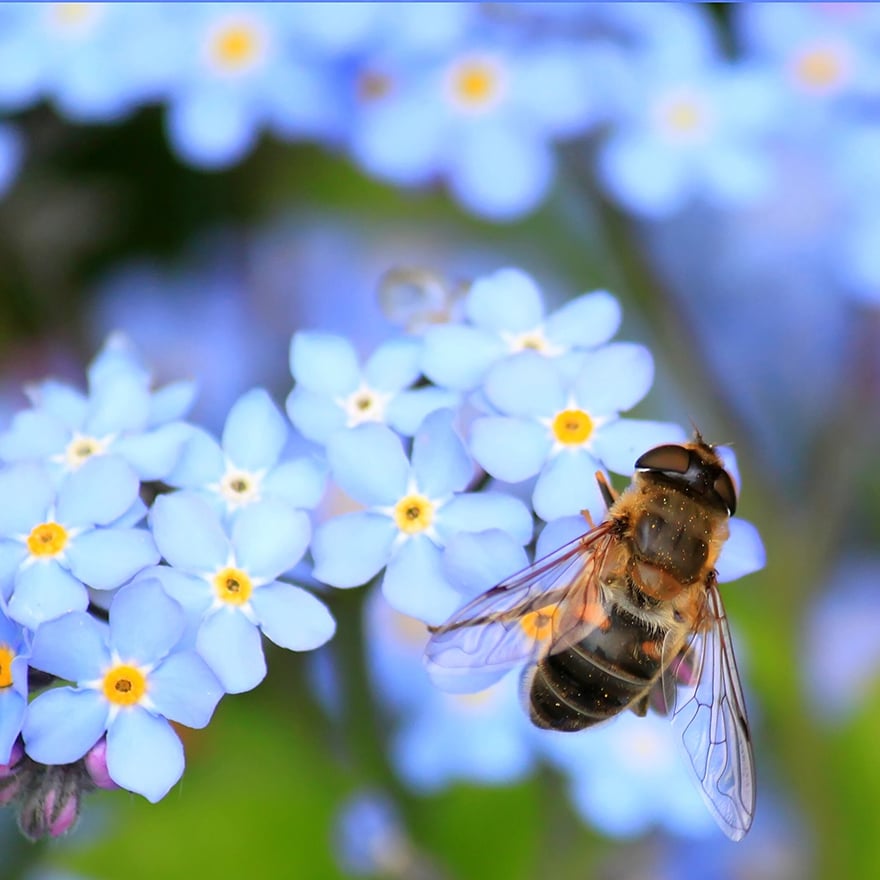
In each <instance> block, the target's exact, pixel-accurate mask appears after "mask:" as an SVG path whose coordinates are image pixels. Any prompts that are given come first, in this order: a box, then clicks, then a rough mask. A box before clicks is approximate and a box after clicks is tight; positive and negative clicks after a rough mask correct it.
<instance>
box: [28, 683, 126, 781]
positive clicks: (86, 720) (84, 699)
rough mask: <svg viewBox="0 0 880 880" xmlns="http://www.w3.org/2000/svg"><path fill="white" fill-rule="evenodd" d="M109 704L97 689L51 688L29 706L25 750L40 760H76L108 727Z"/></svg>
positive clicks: (59, 762)
mask: <svg viewBox="0 0 880 880" xmlns="http://www.w3.org/2000/svg"><path fill="white" fill-rule="evenodd" d="M108 713H109V705H108V703H107V701H106V700H104V699H103V697H101V696H100V695H99V694H98V692H97V691H92V690H87V691H77V690H73V688H67V687H62V688H53V689H51V690H48V691H46V692H45V693H42V694H40V695H39V696H38V697H37V698H36V699H35V700H34V701H33V702H32V703H31V704H30V705H29V706H28V711H27V715H26V716H25V719H24V727H23V728H22V736H23V737H24V742H25V750H26V751H27V753H28V754H29V755H30V756H31V757H32V758H33V759H34V760H35V761H38V762H39V763H41V764H71V763H73V762H74V761H78V760H79V759H80V758H81V757H82V756H83V755H84V754H85V753H86V752H87V751H88V750H89V749H90V748H91V747H92V746H93V745H94V744H95V743H96V742H97V741H98V740H99V739H100V738H101V736H102V735H103V734H104V731H105V730H106V729H107V715H108Z"/></svg>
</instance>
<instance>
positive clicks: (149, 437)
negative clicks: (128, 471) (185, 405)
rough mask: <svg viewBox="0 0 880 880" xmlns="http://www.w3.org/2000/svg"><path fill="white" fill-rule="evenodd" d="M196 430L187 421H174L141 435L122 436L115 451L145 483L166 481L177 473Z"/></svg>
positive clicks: (114, 446)
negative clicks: (175, 471)
mask: <svg viewBox="0 0 880 880" xmlns="http://www.w3.org/2000/svg"><path fill="white" fill-rule="evenodd" d="M194 430H195V429H194V428H193V426H192V425H189V424H186V423H184V422H171V423H170V424H168V425H161V426H160V427H158V428H153V430H151V431H146V432H144V433H142V434H132V435H131V436H130V437H121V438H120V439H119V440H117V441H116V442H115V443H114V444H113V446H112V451H113V452H115V453H117V454H118V455H120V456H122V458H124V459H125V460H126V461H127V462H128V463H129V464H130V465H131V466H132V467H133V468H134V469H135V472H136V473H137V475H138V476H139V477H140V478H141V479H142V480H144V481H147V480H164V479H165V478H166V477H167V476H168V475H169V474H170V473H171V472H172V471H173V470H174V467H175V465H176V464H177V462H178V461H179V460H180V457H181V455H182V454H183V450H184V447H185V446H186V442H187V440H188V439H189V437H190V436H191V435H192V433H193V431H194Z"/></svg>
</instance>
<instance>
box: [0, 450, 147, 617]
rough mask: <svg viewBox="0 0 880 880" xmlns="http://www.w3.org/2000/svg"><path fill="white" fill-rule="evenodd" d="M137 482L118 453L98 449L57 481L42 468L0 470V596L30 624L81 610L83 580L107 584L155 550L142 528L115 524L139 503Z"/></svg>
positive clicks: (126, 575) (122, 579)
mask: <svg viewBox="0 0 880 880" xmlns="http://www.w3.org/2000/svg"><path fill="white" fill-rule="evenodd" d="M138 489H139V483H138V479H137V476H136V475H135V473H134V471H133V470H132V469H131V467H129V465H128V464H126V463H125V462H124V461H123V460H122V459H121V458H120V457H119V456H115V455H109V456H98V457H95V458H93V459H91V460H89V461H87V462H86V463H85V464H84V465H83V466H82V467H80V468H79V469H77V470H75V471H73V472H72V473H70V474H68V475H67V477H65V478H64V480H63V481H62V482H61V485H60V486H58V487H57V488H56V485H55V483H54V481H53V479H52V477H51V476H50V474H49V472H48V471H47V469H46V468H45V467H43V466H42V465H39V464H35V463H22V464H16V465H12V466H10V467H8V468H6V469H5V470H3V471H0V497H3V498H12V499H15V503H14V504H6V505H4V506H3V507H2V509H0V597H2V598H3V599H4V600H5V601H6V603H7V611H8V613H9V615H10V617H12V618H13V619H15V620H17V621H18V622H19V623H22V624H24V625H25V626H27V627H29V628H30V629H34V628H36V627H37V626H38V625H39V624H41V623H42V622H43V621H45V620H49V619H51V618H53V617H58V616H59V615H61V614H64V613H65V612H67V611H85V609H86V607H87V606H88V594H87V592H86V585H88V586H89V587H91V588H93V589H97V590H112V589H115V588H116V587H118V586H120V585H122V584H124V583H126V582H127V581H129V580H130V579H131V578H132V577H134V575H135V574H137V573H138V572H139V571H140V570H141V569H143V568H144V567H146V566H148V565H153V564H155V563H156V562H158V560H159V555H158V553H157V551H156V547H155V545H154V544H153V540H152V538H151V537H150V534H149V533H148V532H147V531H146V530H144V529H138V528H129V527H127V525H126V526H121V525H118V522H119V521H120V518H122V517H126V518H127V515H128V513H129V511H131V510H139V500H138Z"/></svg>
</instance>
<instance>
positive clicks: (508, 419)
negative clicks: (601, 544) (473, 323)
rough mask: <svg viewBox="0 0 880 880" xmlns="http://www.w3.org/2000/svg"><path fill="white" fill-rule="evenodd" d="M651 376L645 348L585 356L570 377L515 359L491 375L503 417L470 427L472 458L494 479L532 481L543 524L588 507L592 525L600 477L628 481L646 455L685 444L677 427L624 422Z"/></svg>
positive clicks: (598, 509) (532, 356)
mask: <svg viewBox="0 0 880 880" xmlns="http://www.w3.org/2000/svg"><path fill="white" fill-rule="evenodd" d="M653 378H654V363H653V359H652V357H651V353H650V352H649V351H648V350H647V349H646V348H645V347H644V346H641V345H635V344H630V343H613V344H611V345H607V346H604V347H603V348H600V349H597V350H596V351H592V352H586V353H584V354H583V355H582V356H581V360H580V370H579V372H578V373H577V375H576V376H575V377H574V379H573V380H569V379H568V378H567V377H566V376H564V375H563V373H562V371H561V370H560V369H559V367H558V366H557V365H556V364H555V363H554V362H553V361H550V360H548V359H546V358H544V357H541V356H540V355H538V354H536V353H534V352H530V351H524V352H521V353H520V354H518V355H516V356H514V357H512V358H509V359H507V360H506V361H503V362H501V363H498V364H496V365H495V366H494V367H492V368H491V369H490V371H489V374H488V376H487V378H486V381H485V383H484V385H483V390H484V393H485V396H486V399H487V400H488V401H489V402H490V403H491V404H492V406H493V407H495V409H496V410H497V412H498V413H499V415H489V416H483V417H481V418H478V419H476V420H475V421H474V423H473V425H472V428H471V438H470V449H471V453H472V454H473V456H474V458H475V459H476V460H477V462H479V464H480V465H481V466H482V467H483V468H484V469H485V470H486V471H487V472H488V473H490V474H491V475H492V476H493V477H496V478H498V479H499V480H504V481H505V482H509V483H518V482H521V481H523V480H527V479H529V478H530V477H534V476H535V475H537V476H538V480H537V483H536V484H535V488H534V492H533V495H532V503H533V506H534V509H535V512H536V513H537V514H538V516H540V517H541V518H542V519H545V520H551V519H556V518H558V517H561V516H567V515H573V514H575V513H578V512H579V511H581V510H584V509H586V510H589V511H590V512H591V514H592V515H593V518H594V519H595V520H596V521H598V520H600V519H602V518H603V516H604V513H605V502H604V500H603V498H602V495H601V493H600V491H599V487H598V485H597V483H596V477H595V474H596V471H598V470H604V469H608V470H611V471H614V472H615V473H619V474H631V473H632V471H633V465H634V464H635V461H636V459H637V458H638V456H639V455H641V454H642V453H643V452H644V451H645V450H646V449H650V448H651V447H652V446H657V445H659V444H661V443H676V442H681V441H683V440H684V439H685V435H684V432H683V431H682V429H681V428H680V427H679V426H678V425H675V424H671V423H668V422H650V421H642V420H638V419H627V418H621V417H620V413H621V412H622V411H624V410H627V409H629V408H630V407H632V406H634V405H635V404H636V403H638V401H639V400H641V399H642V397H644V395H645V394H646V393H647V391H648V389H649V388H650V387H651V383H652V381H653Z"/></svg>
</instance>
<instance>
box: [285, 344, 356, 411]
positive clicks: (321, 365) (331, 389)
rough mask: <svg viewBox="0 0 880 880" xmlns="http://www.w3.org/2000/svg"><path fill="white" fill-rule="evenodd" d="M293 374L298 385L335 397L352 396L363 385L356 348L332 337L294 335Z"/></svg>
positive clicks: (291, 369)
mask: <svg viewBox="0 0 880 880" xmlns="http://www.w3.org/2000/svg"><path fill="white" fill-rule="evenodd" d="M290 372H291V373H292V374H293V378H294V379H295V380H296V382H297V385H300V386H302V387H303V388H307V389H308V390H309V391H317V392H319V393H321V394H329V395H333V396H339V395H345V394H350V393H351V392H352V391H354V390H355V388H357V386H358V384H359V383H360V367H359V365H358V359H357V354H356V353H355V350H354V347H353V346H352V344H351V343H350V342H349V341H348V340H347V339H344V338H343V337H341V336H334V335H332V334H330V333H304V332H300V333H295V334H294V336H293V339H292V340H291V343H290Z"/></svg>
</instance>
